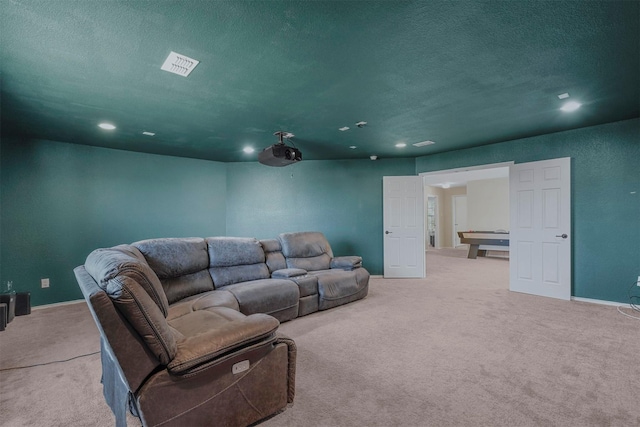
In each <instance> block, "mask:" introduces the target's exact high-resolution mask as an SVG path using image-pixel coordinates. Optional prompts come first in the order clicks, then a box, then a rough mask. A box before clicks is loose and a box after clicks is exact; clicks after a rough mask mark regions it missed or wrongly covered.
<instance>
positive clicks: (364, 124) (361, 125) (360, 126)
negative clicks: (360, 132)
mask: <svg viewBox="0 0 640 427" xmlns="http://www.w3.org/2000/svg"><path fill="white" fill-rule="evenodd" d="M366 125H367V122H358V123H356V126H358V127H359V128H363V127H365V126H366Z"/></svg>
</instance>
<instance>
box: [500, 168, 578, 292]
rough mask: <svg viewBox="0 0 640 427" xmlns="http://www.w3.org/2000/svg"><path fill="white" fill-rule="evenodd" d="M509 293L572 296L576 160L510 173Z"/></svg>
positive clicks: (511, 170)
mask: <svg viewBox="0 0 640 427" xmlns="http://www.w3.org/2000/svg"><path fill="white" fill-rule="evenodd" d="M509 204H510V210H511V214H510V215H511V217H510V223H511V230H510V234H509V260H510V261H509V274H510V280H509V289H511V290H512V291H517V292H524V293H528V294H534V295H541V296H546V297H552V298H560V299H565V300H568V299H570V297H571V238H570V236H571V159H570V158H568V157H566V158H561V159H553V160H544V161H540V162H532V163H521V164H515V165H512V166H511V167H510V171H509Z"/></svg>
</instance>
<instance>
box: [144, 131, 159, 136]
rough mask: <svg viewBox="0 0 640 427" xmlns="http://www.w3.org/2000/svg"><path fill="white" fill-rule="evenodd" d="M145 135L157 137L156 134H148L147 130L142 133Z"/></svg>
mask: <svg viewBox="0 0 640 427" xmlns="http://www.w3.org/2000/svg"><path fill="white" fill-rule="evenodd" d="M142 134H143V135H147V136H155V135H156V134H155V132H147V131H146V130H145V131H144V132H142Z"/></svg>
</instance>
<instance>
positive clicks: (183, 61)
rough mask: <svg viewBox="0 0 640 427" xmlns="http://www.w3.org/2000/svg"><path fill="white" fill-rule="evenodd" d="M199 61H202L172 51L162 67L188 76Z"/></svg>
mask: <svg viewBox="0 0 640 427" xmlns="http://www.w3.org/2000/svg"><path fill="white" fill-rule="evenodd" d="M199 63H200V61H197V60H195V59H192V58H189V57H188V56H184V55H181V54H179V53H175V52H171V53H170V54H169V56H167V59H166V60H165V61H164V64H162V67H160V69H161V70H164V71H168V72H170V73H173V74H177V75H179V76H183V77H187V76H188V75H189V74H190V73H191V72H192V71H193V69H194V68H196V65H198V64H199Z"/></svg>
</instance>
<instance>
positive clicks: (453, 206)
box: [451, 194, 469, 249]
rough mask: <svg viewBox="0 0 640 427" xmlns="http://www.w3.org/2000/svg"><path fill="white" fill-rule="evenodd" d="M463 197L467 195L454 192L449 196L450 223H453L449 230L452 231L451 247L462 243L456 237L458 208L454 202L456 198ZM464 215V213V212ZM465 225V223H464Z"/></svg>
mask: <svg viewBox="0 0 640 427" xmlns="http://www.w3.org/2000/svg"><path fill="white" fill-rule="evenodd" d="M462 197H464V198H465V201H466V199H467V195H466V194H454V195H453V196H451V224H452V225H453V227H452V229H451V231H452V235H451V238H452V240H451V242H452V243H453V248H454V249H455V248H457V247H458V246H462V245H463V244H462V243H459V242H460V238H459V237H458V231H460V230H458V224H457V222H458V208H457V206H456V203H457V201H458V199H460V198H462ZM465 215H466V213H465ZM466 221H467V222H468V221H469V218H467V219H466ZM465 226H466V225H465ZM463 231H467V230H463Z"/></svg>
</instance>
